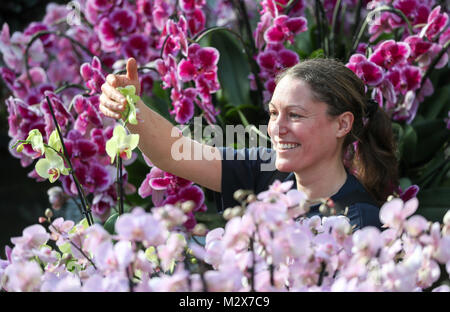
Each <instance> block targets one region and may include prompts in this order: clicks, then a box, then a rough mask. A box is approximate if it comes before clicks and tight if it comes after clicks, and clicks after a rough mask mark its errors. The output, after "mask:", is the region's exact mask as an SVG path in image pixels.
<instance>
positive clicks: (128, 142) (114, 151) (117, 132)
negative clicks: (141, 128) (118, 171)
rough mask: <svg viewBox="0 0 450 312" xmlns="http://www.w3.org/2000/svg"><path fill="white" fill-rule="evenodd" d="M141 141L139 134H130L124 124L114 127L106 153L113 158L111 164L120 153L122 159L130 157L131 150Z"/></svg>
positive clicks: (107, 143)
mask: <svg viewBox="0 0 450 312" xmlns="http://www.w3.org/2000/svg"><path fill="white" fill-rule="evenodd" d="M138 143H139V134H128V135H127V133H126V130H125V128H124V127H123V126H121V125H117V126H116V127H115V128H114V131H113V136H112V138H111V139H109V140H108V141H107V142H106V153H107V154H108V155H109V157H110V158H111V164H112V163H113V162H114V159H115V158H116V156H117V155H119V156H120V157H121V158H122V159H130V158H131V151H132V150H134V149H135V148H136V147H137V145H138Z"/></svg>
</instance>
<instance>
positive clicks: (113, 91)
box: [102, 83, 126, 105]
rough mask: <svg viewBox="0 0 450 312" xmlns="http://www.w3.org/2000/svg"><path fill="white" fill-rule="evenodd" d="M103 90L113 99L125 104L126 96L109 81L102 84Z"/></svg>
mask: <svg viewBox="0 0 450 312" xmlns="http://www.w3.org/2000/svg"><path fill="white" fill-rule="evenodd" d="M102 92H103V93H104V94H105V95H106V96H107V97H108V98H110V99H111V100H114V101H117V102H118V103H120V104H122V105H125V104H126V99H125V97H124V96H123V95H122V94H121V93H120V92H119V91H118V90H117V89H116V88H114V87H113V86H111V85H110V84H109V83H104V84H102Z"/></svg>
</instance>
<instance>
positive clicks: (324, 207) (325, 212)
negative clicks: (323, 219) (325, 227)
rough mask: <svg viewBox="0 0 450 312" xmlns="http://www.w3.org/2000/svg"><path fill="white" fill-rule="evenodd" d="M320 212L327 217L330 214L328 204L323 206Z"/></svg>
mask: <svg viewBox="0 0 450 312" xmlns="http://www.w3.org/2000/svg"><path fill="white" fill-rule="evenodd" d="M319 212H320V213H321V214H323V215H326V214H327V213H328V206H327V205H326V204H321V205H320V207H319Z"/></svg>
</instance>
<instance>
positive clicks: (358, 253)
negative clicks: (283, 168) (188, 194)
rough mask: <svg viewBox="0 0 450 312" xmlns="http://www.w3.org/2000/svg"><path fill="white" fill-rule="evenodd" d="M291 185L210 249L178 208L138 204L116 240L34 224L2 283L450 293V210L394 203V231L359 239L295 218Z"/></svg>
mask: <svg viewBox="0 0 450 312" xmlns="http://www.w3.org/2000/svg"><path fill="white" fill-rule="evenodd" d="M157 183H163V182H162V180H159V181H158V182H157ZM163 184H164V183H163ZM291 187H292V182H286V183H281V182H278V181H276V182H275V183H274V184H273V185H272V186H270V188H269V190H267V191H265V192H263V193H261V194H258V195H257V199H255V200H252V201H250V202H249V203H248V205H247V207H246V210H245V212H244V213H242V214H241V215H236V216H234V217H232V218H231V219H229V221H228V222H227V223H226V225H225V227H224V228H216V229H213V230H211V231H209V232H208V234H207V235H206V240H205V245H204V246H201V245H199V244H197V243H196V242H195V241H194V240H192V239H191V238H192V236H191V234H189V232H186V230H185V229H184V230H183V227H182V224H183V223H185V222H186V219H187V217H186V215H185V213H184V212H183V210H182V208H181V207H180V206H178V205H172V204H165V205H163V206H161V207H157V208H154V209H153V210H152V212H151V213H146V212H145V211H144V210H143V209H142V208H140V207H135V208H134V209H133V210H132V212H131V213H126V214H124V215H122V216H121V217H120V219H119V220H118V221H117V222H116V224H115V233H117V234H114V235H110V234H109V233H108V232H106V231H105V229H103V227H102V226H101V225H99V224H94V225H92V226H90V227H87V224H85V223H83V222H81V223H79V224H74V222H73V221H65V220H63V219H62V218H57V219H55V220H53V221H51V220H50V219H48V222H49V223H48V224H49V225H48V230H46V229H45V228H44V226H42V225H40V224H37V225H32V226H30V227H27V228H26V229H24V231H23V234H22V236H20V237H14V238H12V239H11V242H12V243H13V244H14V247H13V248H12V249H11V248H9V247H7V250H6V254H7V259H6V260H1V261H0V281H1V282H0V285H1V287H2V288H3V289H4V290H6V291H205V290H208V291H250V290H256V291H294V292H298V291H402V292H405V291H422V290H427V291H428V290H432V291H447V292H448V291H450V288H449V287H448V286H447V285H436V281H437V280H438V279H439V278H440V277H444V276H445V275H447V274H449V273H450V212H447V214H446V215H445V217H444V220H443V223H442V224H440V223H439V222H434V223H431V222H429V221H427V220H426V219H425V218H423V217H422V216H420V215H414V212H415V211H416V209H417V207H418V200H417V198H415V197H413V198H412V199H410V200H408V201H406V202H404V201H402V200H401V199H400V198H394V199H392V200H391V201H389V202H386V203H385V204H384V205H383V207H382V208H381V210H380V219H381V221H382V222H383V223H384V224H385V227H386V229H385V230H384V231H380V230H378V229H377V228H374V227H365V228H363V229H360V230H357V231H356V232H354V233H353V234H352V229H351V226H350V223H349V221H348V219H347V218H346V217H345V216H343V215H341V216H330V217H326V218H323V219H322V220H321V219H320V217H318V216H315V217H312V218H306V217H301V218H300V220H299V221H294V217H297V216H299V215H300V216H301V215H302V214H303V213H304V209H303V207H304V206H303V204H304V202H305V198H306V197H305V194H303V193H301V192H300V191H297V190H295V189H290V188H291ZM50 222H51V223H50ZM49 241H53V242H54V244H55V245H56V246H57V248H55V249H52V248H51V247H50V246H51V245H53V244H49ZM188 248H189V251H188ZM193 257H195V258H196V261H197V262H199V261H200V262H204V263H207V264H209V265H210V266H211V267H212V269H208V270H206V271H201V272H200V273H198V270H197V269H195V268H194V267H193V266H192V267H191V266H190V265H189V263H190V262H191V260H192V258H193ZM37 259H38V261H37ZM186 260H187V261H186ZM38 262H39V263H40V264H41V266H40V265H39V264H38ZM202 281H203V282H202Z"/></svg>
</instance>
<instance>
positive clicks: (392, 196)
mask: <svg viewBox="0 0 450 312" xmlns="http://www.w3.org/2000/svg"><path fill="white" fill-rule="evenodd" d="M394 198H395V197H394V195H389V196H388V198H387V201H388V202H389V201H391V200H393V199H394Z"/></svg>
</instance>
